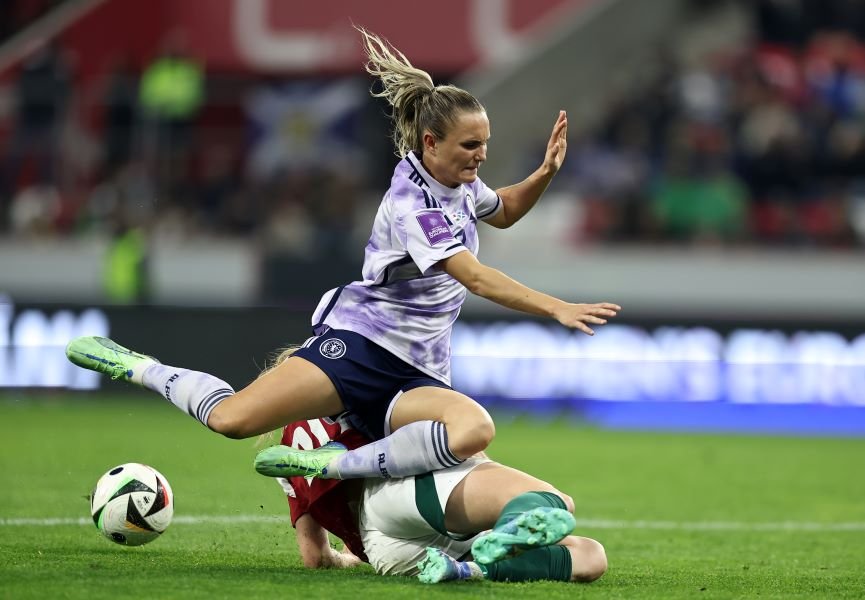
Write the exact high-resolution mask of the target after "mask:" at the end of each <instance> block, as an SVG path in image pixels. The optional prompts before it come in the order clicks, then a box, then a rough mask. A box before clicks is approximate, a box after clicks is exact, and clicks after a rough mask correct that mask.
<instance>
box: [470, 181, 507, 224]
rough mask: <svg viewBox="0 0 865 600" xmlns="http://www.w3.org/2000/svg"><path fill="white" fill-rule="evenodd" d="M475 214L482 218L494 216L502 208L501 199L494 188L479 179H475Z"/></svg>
mask: <svg viewBox="0 0 865 600" xmlns="http://www.w3.org/2000/svg"><path fill="white" fill-rule="evenodd" d="M474 192H475V216H476V217H477V218H478V219H481V220H484V219H489V218H490V217H494V216H495V215H497V214H498V212H499V211H500V210H501V209H502V199H501V198H500V197H499V195H498V194H497V193H496V191H495V190H494V189H492V188H491V187H489V186H488V185H487V184H485V183H484V182H483V181H481V180H480V179H478V180H476V181H475V190H474Z"/></svg>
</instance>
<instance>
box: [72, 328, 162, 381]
mask: <svg viewBox="0 0 865 600" xmlns="http://www.w3.org/2000/svg"><path fill="white" fill-rule="evenodd" d="M66 358H68V359H69V360H70V362H72V363H73V364H76V365H78V366H79V367H83V368H85V369H90V370H91V371H97V372H99V373H102V374H103V375H108V376H109V377H111V379H122V380H123V381H131V382H132V383H137V384H138V385H142V382H141V378H142V376H143V375H144V371H146V370H147V368H148V367H150V366H152V365H155V364H158V363H159V361H158V360H156V359H155V358H153V357H152V356H145V355H144V354H139V353H138V352H133V351H132V350H130V349H129V348H124V347H123V346H121V345H120V344H118V343H116V342H114V341H112V340H109V339H108V338H105V337H98V336H85V337H79V338H75V339H74V340H72V341H71V342H69V344H68V345H67V346H66Z"/></svg>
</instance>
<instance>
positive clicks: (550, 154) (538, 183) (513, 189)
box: [486, 110, 568, 229]
mask: <svg viewBox="0 0 865 600" xmlns="http://www.w3.org/2000/svg"><path fill="white" fill-rule="evenodd" d="M567 151H568V116H567V114H566V113H565V111H563V110H561V111H559V118H558V119H556V123H555V125H553V132H552V134H550V140H549V142H547V152H546V154H545V155H544V162H543V164H542V165H541V166H540V167H538V169H537V170H536V171H535V172H534V173H532V174H531V175H529V176H528V177H526V178H525V179H524V180H523V181H521V182H520V183H516V184H514V185H509V186H507V187H503V188H500V189H497V190H496V193H497V194H498V195H499V197H500V198H501V199H502V210H500V211H499V212H498V213H497V214H496V215H495V216H494V217H492V218H490V219H487V220H486V223H488V224H490V225H492V226H493V227H498V228H499V229H504V228H506V227H510V226H511V225H513V224H514V223H516V222H517V221H519V220H520V219H522V218H523V217H524V216H525V214H526V213H527V212H529V211H530V210H531V209H532V207H533V206H534V205H535V203H536V202H537V201H538V199H539V198H540V197H541V194H543V193H544V190H546V189H547V186H548V185H550V181H552V179H553V176H554V175H555V174H556V173H558V171H559V168H561V166H562V161H564V159H565V153H566V152H567Z"/></svg>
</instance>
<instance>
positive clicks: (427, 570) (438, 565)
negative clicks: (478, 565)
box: [417, 548, 472, 583]
mask: <svg viewBox="0 0 865 600" xmlns="http://www.w3.org/2000/svg"><path fill="white" fill-rule="evenodd" d="M417 568H418V574H417V578H418V579H419V580H420V581H421V583H442V582H443V581H459V580H460V579H471V577H472V571H471V568H470V567H469V565H468V563H464V562H460V561H458V560H456V559H454V558H451V557H450V556H448V555H447V554H445V553H444V552H442V551H441V550H439V549H438V548H427V549H426V557H425V558H423V559H421V561H420V562H419V563H418V564H417Z"/></svg>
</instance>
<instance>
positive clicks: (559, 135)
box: [543, 110, 568, 175]
mask: <svg viewBox="0 0 865 600" xmlns="http://www.w3.org/2000/svg"><path fill="white" fill-rule="evenodd" d="M567 151H568V115H567V113H566V112H565V111H563V110H560V111H559V118H558V119H556V124H555V125H553V133H552V134H551V135H550V141H549V142H547V153H546V154H545V155H544V164H543V168H545V169H548V170H549V172H550V173H552V174H554V175H555V174H556V173H558V171H559V168H561V166H562V162H564V160H565V153H566V152H567Z"/></svg>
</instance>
